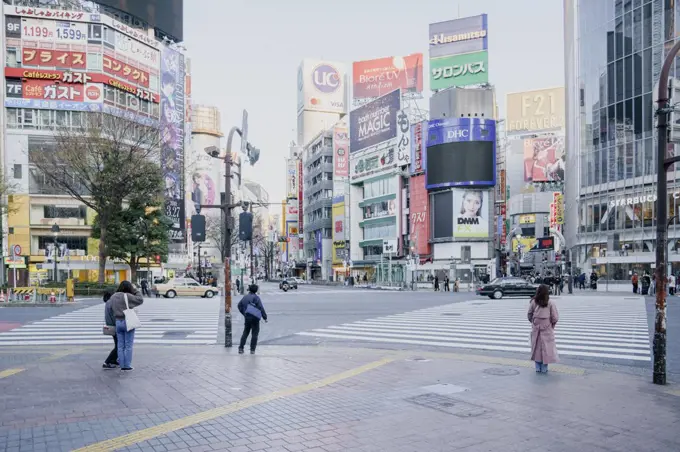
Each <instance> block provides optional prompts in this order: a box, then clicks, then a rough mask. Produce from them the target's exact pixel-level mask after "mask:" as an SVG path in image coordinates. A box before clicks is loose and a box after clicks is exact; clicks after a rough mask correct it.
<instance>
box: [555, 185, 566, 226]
mask: <svg viewBox="0 0 680 452" xmlns="http://www.w3.org/2000/svg"><path fill="white" fill-rule="evenodd" d="M553 204H555V223H556V224H564V195H563V194H562V193H560V192H554V193H553Z"/></svg>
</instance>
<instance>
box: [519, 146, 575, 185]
mask: <svg viewBox="0 0 680 452" xmlns="http://www.w3.org/2000/svg"><path fill="white" fill-rule="evenodd" d="M564 167H565V155H564V137H558V136H550V137H541V138H528V139H525V140H524V181H525V182H550V181H560V182H561V181H564Z"/></svg>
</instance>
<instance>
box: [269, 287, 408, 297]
mask: <svg viewBox="0 0 680 452" xmlns="http://www.w3.org/2000/svg"><path fill="white" fill-rule="evenodd" d="M358 293H372V294H375V293H376V290H373V289H318V290H309V289H306V290H305V289H298V290H295V289H291V290H289V291H288V292H284V291H283V290H281V289H266V290H261V291H260V292H258V295H260V296H263V295H316V296H324V295H337V294H344V295H347V296H353V295H354V294H358ZM386 293H400V292H399V291H388V290H385V291H380V294H381V295H383V294H386Z"/></svg>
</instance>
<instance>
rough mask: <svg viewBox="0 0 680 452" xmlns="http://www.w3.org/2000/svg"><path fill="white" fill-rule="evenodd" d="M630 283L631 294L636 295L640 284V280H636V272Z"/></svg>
mask: <svg viewBox="0 0 680 452" xmlns="http://www.w3.org/2000/svg"><path fill="white" fill-rule="evenodd" d="M630 282H631V283H633V293H638V284H639V283H640V279H639V278H638V274H637V272H633V276H632V277H631V278H630Z"/></svg>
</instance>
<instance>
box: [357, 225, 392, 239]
mask: <svg viewBox="0 0 680 452" xmlns="http://www.w3.org/2000/svg"><path fill="white" fill-rule="evenodd" d="M396 235H397V225H396V224H395V223H392V224H379V225H369V226H366V227H364V240H374V239H383V238H389V237H395V236H396Z"/></svg>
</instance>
